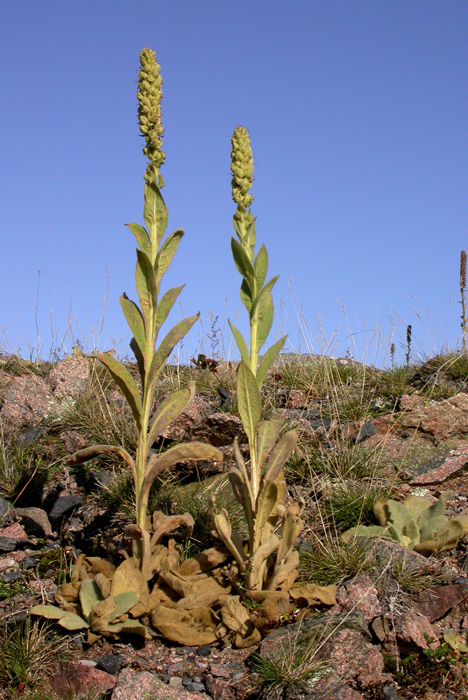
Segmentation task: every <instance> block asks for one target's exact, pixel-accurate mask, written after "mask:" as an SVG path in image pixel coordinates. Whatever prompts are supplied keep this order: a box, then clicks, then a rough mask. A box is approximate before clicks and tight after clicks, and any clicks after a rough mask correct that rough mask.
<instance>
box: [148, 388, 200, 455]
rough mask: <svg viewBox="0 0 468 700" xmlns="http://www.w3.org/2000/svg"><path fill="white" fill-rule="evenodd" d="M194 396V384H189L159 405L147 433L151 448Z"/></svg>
mask: <svg viewBox="0 0 468 700" xmlns="http://www.w3.org/2000/svg"><path fill="white" fill-rule="evenodd" d="M194 395H195V382H190V385H189V387H188V388H187V389H180V390H179V391H175V392H174V393H173V394H172V395H171V396H168V397H167V398H166V399H164V401H163V402H162V403H160V404H159V406H158V408H157V410H156V413H155V414H154V416H153V419H152V423H151V427H150V430H149V433H148V440H147V443H148V445H149V446H150V447H151V445H152V444H153V442H154V441H155V440H156V438H157V437H158V435H161V433H162V432H163V430H164V429H165V428H167V426H168V425H170V424H171V423H172V421H173V420H174V418H177V416H179V415H180V414H181V413H182V411H183V410H184V408H185V407H186V406H187V404H188V403H190V401H191V400H192V399H193V397H194Z"/></svg>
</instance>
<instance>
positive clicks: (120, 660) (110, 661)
mask: <svg viewBox="0 0 468 700" xmlns="http://www.w3.org/2000/svg"><path fill="white" fill-rule="evenodd" d="M124 662H125V656H123V654H118V655H117V654H104V656H101V657H100V658H99V659H98V660H97V667H98V668H100V669H101V670H102V671H106V672H107V673H110V674H111V675H113V676H115V674H116V673H117V671H119V670H120V669H121V667H122V665H123V664H124Z"/></svg>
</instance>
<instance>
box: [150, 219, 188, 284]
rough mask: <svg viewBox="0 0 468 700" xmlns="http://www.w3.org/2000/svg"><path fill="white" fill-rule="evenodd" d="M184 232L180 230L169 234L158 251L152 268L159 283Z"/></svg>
mask: <svg viewBox="0 0 468 700" xmlns="http://www.w3.org/2000/svg"><path fill="white" fill-rule="evenodd" d="M183 235H184V232H183V231H182V229H178V230H177V231H174V232H173V233H171V235H170V236H168V237H167V239H166V240H165V241H164V243H163V244H162V245H161V248H160V249H159V253H158V254H157V256H156V263H155V266H154V271H155V273H156V278H157V280H158V283H159V281H160V280H161V279H162V277H163V275H164V273H165V272H166V270H167V269H168V267H169V265H170V264H171V262H172V258H173V257H174V255H175V254H176V251H177V248H178V246H179V243H180V241H181V239H182V236H183Z"/></svg>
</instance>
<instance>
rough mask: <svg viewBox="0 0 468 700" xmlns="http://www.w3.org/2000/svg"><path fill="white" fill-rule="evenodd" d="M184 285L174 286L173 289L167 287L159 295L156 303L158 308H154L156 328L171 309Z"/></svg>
mask: <svg viewBox="0 0 468 700" xmlns="http://www.w3.org/2000/svg"><path fill="white" fill-rule="evenodd" d="M184 287H185V284H182V285H181V286H180V287H174V288H173V289H168V290H167V292H165V294H163V296H162V297H161V300H160V302H159V304H158V308H157V309H156V318H155V322H154V325H155V326H156V328H158V329H159V328H161V326H162V325H163V323H164V321H165V320H166V318H167V317H168V316H169V312H170V310H171V309H172V307H173V306H174V304H175V301H176V299H177V297H178V296H179V294H180V293H181V291H182V290H183V288H184Z"/></svg>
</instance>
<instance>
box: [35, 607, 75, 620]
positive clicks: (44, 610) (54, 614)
mask: <svg viewBox="0 0 468 700" xmlns="http://www.w3.org/2000/svg"><path fill="white" fill-rule="evenodd" d="M29 612H30V614H31V615H41V617H46V618H47V619H48V620H60V618H61V617H63V616H64V615H66V610H62V608H58V607H57V606H56V605H33V607H32V608H31V609H30V611H29Z"/></svg>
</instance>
